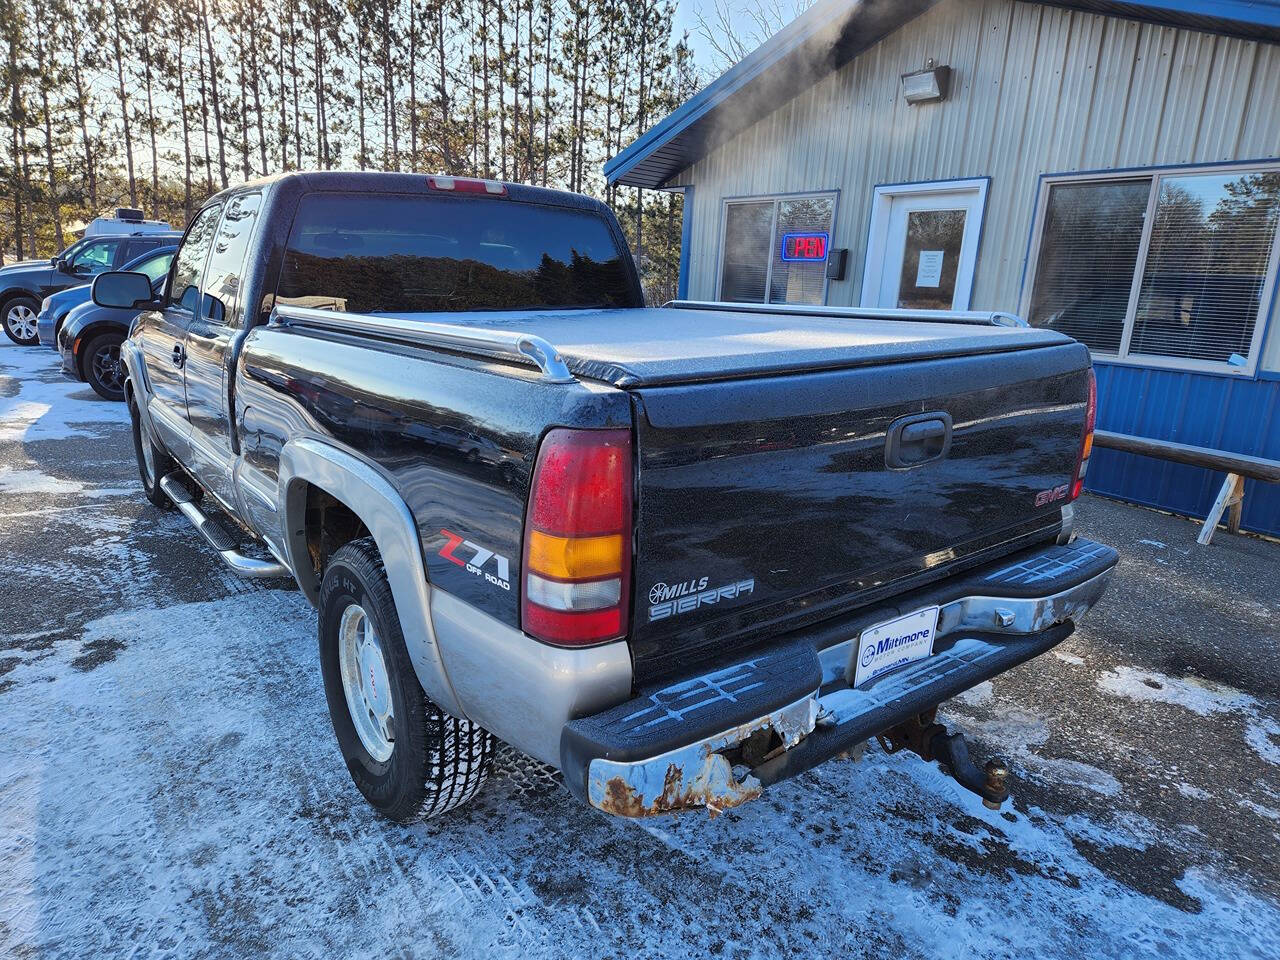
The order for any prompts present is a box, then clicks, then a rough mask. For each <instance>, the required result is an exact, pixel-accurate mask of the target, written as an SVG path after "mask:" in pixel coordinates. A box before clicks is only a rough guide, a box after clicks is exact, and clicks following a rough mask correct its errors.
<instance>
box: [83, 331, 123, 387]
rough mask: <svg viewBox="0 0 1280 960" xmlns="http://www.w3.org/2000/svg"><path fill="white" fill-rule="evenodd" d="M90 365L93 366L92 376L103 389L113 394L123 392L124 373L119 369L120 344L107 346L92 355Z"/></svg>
mask: <svg viewBox="0 0 1280 960" xmlns="http://www.w3.org/2000/svg"><path fill="white" fill-rule="evenodd" d="M90 363H91V364H92V366H93V375H94V376H95V377H96V378H97V380H98V382H99V383H100V384H102V385H103V387H105V388H106V389H107V390H109V391H111V392H113V393H122V392H123V391H124V377H123V373H124V371H123V370H122V369H121V367H120V344H118V343H109V344H107V345H106V346H104V347H103V348H102V349H100V350H99V351H98V352H97V353H95V354H94V355H93V359H92V360H91V361H90Z"/></svg>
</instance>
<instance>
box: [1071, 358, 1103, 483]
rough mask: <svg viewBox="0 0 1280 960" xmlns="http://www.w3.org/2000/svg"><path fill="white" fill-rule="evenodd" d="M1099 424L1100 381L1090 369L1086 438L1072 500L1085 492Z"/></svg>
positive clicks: (1079, 459)
mask: <svg viewBox="0 0 1280 960" xmlns="http://www.w3.org/2000/svg"><path fill="white" fill-rule="evenodd" d="M1097 422H1098V380H1097V377H1095V376H1094V374H1093V369H1092V368H1090V369H1089V403H1088V405H1087V406H1086V407H1085V411H1084V436H1083V437H1082V438H1081V439H1080V455H1079V456H1078V457H1076V475H1075V478H1074V479H1073V480H1072V481H1071V499H1072V500H1075V499H1076V498H1077V497H1079V496H1080V494H1081V492H1082V491H1083V490H1084V476H1085V474H1086V473H1087V472H1088V470H1089V457H1090V455H1091V454H1092V453H1093V428H1094V425H1095V424H1096V423H1097Z"/></svg>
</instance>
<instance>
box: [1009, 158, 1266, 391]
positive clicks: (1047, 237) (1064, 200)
mask: <svg viewBox="0 0 1280 960" xmlns="http://www.w3.org/2000/svg"><path fill="white" fill-rule="evenodd" d="M1040 222H1041V230H1040V243H1039V247H1038V251H1037V255H1036V260H1035V267H1034V270H1035V272H1034V274H1033V276H1034V281H1033V283H1032V287H1031V293H1030V299H1029V302H1028V303H1027V304H1026V305H1024V312H1025V313H1026V315H1027V318H1028V320H1029V321H1030V323H1031V324H1032V325H1033V326H1038V327H1050V328H1053V329H1056V330H1061V331H1062V332H1063V333H1066V334H1068V335H1070V336H1072V337H1074V338H1076V339H1077V340H1079V341H1081V342H1082V343H1085V344H1087V345H1088V346H1089V348H1090V349H1091V350H1093V351H1094V353H1096V354H1098V355H1099V356H1103V357H1115V358H1117V359H1129V360H1133V361H1138V362H1142V363H1145V364H1150V365H1157V366H1174V367H1182V368H1187V369H1201V370H1239V371H1241V372H1244V373H1252V372H1253V370H1254V369H1255V368H1256V366H1257V360H1258V354H1259V353H1260V351H1261V343H1260V340H1261V333H1262V327H1263V325H1264V320H1265V316H1266V313H1265V311H1266V310H1267V308H1268V307H1269V305H1270V303H1271V291H1272V289H1273V287H1274V284H1275V281H1276V262H1277V259H1278V257H1280V248H1278V245H1277V243H1276V232H1277V230H1276V228H1277V223H1278V222H1280V167H1277V166H1271V167H1257V168H1252V169H1240V168H1237V169H1234V170H1229V171H1224V170H1222V169H1205V168H1200V169H1198V170H1196V169H1190V170H1177V171H1167V172H1165V171H1162V172H1160V173H1156V174H1152V175H1151V176H1140V177H1134V176H1116V177H1095V178H1089V179H1066V178H1052V179H1051V180H1050V181H1049V184H1048V189H1047V193H1046V196H1045V199H1044V202H1043V209H1042V211H1041V215H1040Z"/></svg>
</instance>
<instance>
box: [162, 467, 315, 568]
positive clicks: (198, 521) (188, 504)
mask: <svg viewBox="0 0 1280 960" xmlns="http://www.w3.org/2000/svg"><path fill="white" fill-rule="evenodd" d="M160 489H161V490H163V491H164V493H165V496H167V497H168V498H169V499H170V500H172V501H173V505H174V506H175V507H177V508H178V509H179V510H180V511H182V515H183V516H184V517H186V518H187V520H188V521H189V522H190V523H191V525H192V526H193V527H195V528H196V532H197V533H199V534H200V535H201V536H202V537H204V539H205V540H206V541H207V542H208V544H209V546H211V547H213V549H215V550H217V551H218V555H219V556H220V557H222V562H223V563H225V564H226V565H227V566H228V567H230V568H231V569H232V571H233V572H235V573H237V574H239V575H240V576H242V577H268V578H269V577H291V576H292V574H291V573H290V572H289V569H288V568H287V567H286V566H285V565H284V564H283V563H278V562H276V561H275V560H259V559H258V558H257V557H249V556H246V555H245V554H243V553H241V552H240V549H239V544H237V543H236V542H235V541H234V540H232V539H231V537H230V536H228V535H227V531H225V530H224V529H222V527H221V526H219V525H218V524H217V523H216V522H215V521H213V520H212V519H210V518H209V517H208V516H206V515H205V513H204V511H202V510H201V509H200V508H199V507H197V506H196V502H195V499H194V498H193V497H192V496H191V492H190V491H189V490H188V489H187V488H186V486H185V485H184V484H183V483H182V480H181V474H179V473H176V472H175V473H170V474H168V475H166V476H164V477H161V478H160Z"/></svg>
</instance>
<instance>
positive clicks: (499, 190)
mask: <svg viewBox="0 0 1280 960" xmlns="http://www.w3.org/2000/svg"><path fill="white" fill-rule="evenodd" d="M427 186H429V187H430V188H431V189H432V190H448V191H451V192H453V193H487V194H489V195H490V196H494V197H505V196H506V195H507V185H506V184H505V183H499V182H498V181H497V180H476V179H473V178H471V177H427Z"/></svg>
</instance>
